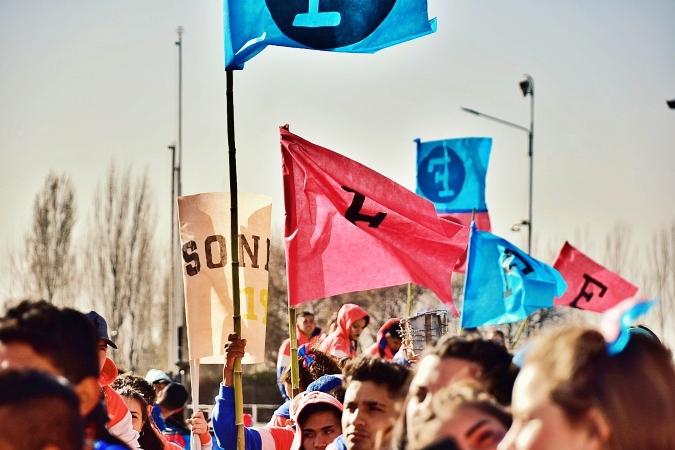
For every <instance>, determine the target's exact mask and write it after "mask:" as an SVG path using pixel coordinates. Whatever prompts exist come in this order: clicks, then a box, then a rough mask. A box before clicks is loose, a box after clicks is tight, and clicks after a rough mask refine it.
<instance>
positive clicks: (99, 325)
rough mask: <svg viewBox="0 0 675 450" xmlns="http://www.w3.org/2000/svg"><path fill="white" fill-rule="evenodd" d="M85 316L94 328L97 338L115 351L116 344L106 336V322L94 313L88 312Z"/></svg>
mask: <svg viewBox="0 0 675 450" xmlns="http://www.w3.org/2000/svg"><path fill="white" fill-rule="evenodd" d="M85 315H86V316H87V317H88V318H89V320H91V322H92V323H93V324H94V326H95V327H96V331H98V338H99V339H102V340H104V341H105V342H106V343H107V344H108V345H109V346H111V347H112V348H114V349H116V348H117V344H115V343H114V342H113V341H112V340H111V339H110V336H108V322H106V321H105V319H104V318H103V317H102V316H101V315H100V314H99V313H97V312H96V311H89V312H88V313H87V314H85Z"/></svg>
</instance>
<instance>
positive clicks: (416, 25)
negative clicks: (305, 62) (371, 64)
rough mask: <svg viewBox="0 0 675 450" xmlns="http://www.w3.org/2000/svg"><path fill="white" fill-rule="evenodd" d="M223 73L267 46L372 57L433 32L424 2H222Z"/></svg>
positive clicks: (329, 0) (407, 0)
mask: <svg viewBox="0 0 675 450" xmlns="http://www.w3.org/2000/svg"><path fill="white" fill-rule="evenodd" d="M223 9H224V11H223V12H224V19H225V20H224V24H223V25H224V38H225V69H227V70H230V69H236V70H241V69H243V68H244V63H245V62H246V61H248V60H249V59H251V58H253V57H254V56H256V55H257V54H258V53H260V52H261V51H262V50H264V49H265V47H267V46H268V45H277V46H281V47H296V48H306V49H312V50H325V51H332V52H346V53H375V52H376V51H378V50H381V49H383V48H386V47H390V46H392V45H396V44H400V43H402V42H405V41H409V40H411V39H415V38H418V37H421V36H425V35H427V34H430V33H433V32H435V31H436V19H432V20H429V16H428V14H427V0H368V1H364V0H360V1H354V0H352V1H343V0H341V1H335V0H223Z"/></svg>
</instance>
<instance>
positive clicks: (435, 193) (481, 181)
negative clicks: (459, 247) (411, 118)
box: [415, 138, 492, 273]
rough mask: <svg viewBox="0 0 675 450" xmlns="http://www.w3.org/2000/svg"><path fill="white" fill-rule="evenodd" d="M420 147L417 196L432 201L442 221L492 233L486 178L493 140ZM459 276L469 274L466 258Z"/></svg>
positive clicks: (421, 144) (462, 140) (460, 264)
mask: <svg viewBox="0 0 675 450" xmlns="http://www.w3.org/2000/svg"><path fill="white" fill-rule="evenodd" d="M415 142H416V143H417V188H416V192H417V193H418V194H419V195H421V196H422V197H424V198H426V199H428V200H431V201H432V202H433V203H434V206H435V207H436V211H437V212H438V214H439V215H440V216H441V217H444V218H446V219H448V220H450V221H452V222H456V223H459V224H462V225H464V226H466V227H468V226H470V225H471V221H472V213H473V210H474V209H475V211H476V214H475V217H474V218H473V220H474V222H475V223H476V228H477V229H479V230H481V231H491V226H490V216H489V215H488V209H487V204H486V203H485V176H486V174H487V167H488V162H489V161H490V150H491V148H492V138H460V139H445V140H442V141H429V142H421V141H420V140H419V139H415ZM455 271H456V272H460V273H464V272H465V271H466V255H464V256H463V257H462V258H460V261H459V262H458V264H457V266H456V267H455Z"/></svg>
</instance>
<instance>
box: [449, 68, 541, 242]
mask: <svg viewBox="0 0 675 450" xmlns="http://www.w3.org/2000/svg"><path fill="white" fill-rule="evenodd" d="M519 85H520V90H521V91H523V96H524V97H527V96H528V94H529V96H530V128H526V127H523V126H520V125H518V124H515V123H513V122H507V121H506V120H502V119H499V118H497V117H494V116H490V115H487V114H483V113H481V112H478V111H476V110H474V109H469V108H464V107H461V110H462V111H465V112H468V113H470V114H474V115H476V116H480V117H484V118H486V119H489V120H492V121H494V122H499V123H501V124H502V125H507V126H509V127H511V128H516V129H518V130H521V131H524V132H526V133H527V134H528V137H529V146H528V156H529V158H530V191H529V205H528V209H529V212H528V218H527V220H522V221H521V222H520V223H518V224H515V225H513V226H512V227H511V229H512V230H513V231H520V227H521V226H527V253H531V252H532V178H533V173H534V172H533V167H534V166H533V164H532V159H533V158H532V149H533V143H534V80H533V79H532V77H531V76H529V75H527V74H526V75H525V79H524V80H523V81H521V82H520V83H519Z"/></svg>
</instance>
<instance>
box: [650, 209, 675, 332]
mask: <svg viewBox="0 0 675 450" xmlns="http://www.w3.org/2000/svg"><path fill="white" fill-rule="evenodd" d="M647 252H648V254H647V272H646V273H644V274H643V283H644V286H643V287H644V288H645V289H644V291H645V293H646V294H647V295H650V296H656V297H658V298H659V305H658V307H657V308H656V309H655V311H654V312H653V314H652V315H651V317H653V318H654V320H655V321H656V325H657V326H658V328H659V330H660V335H661V336H663V337H665V335H666V331H667V330H668V328H669V327H668V326H667V325H668V323H669V321H670V320H672V315H673V313H675V222H674V223H672V224H671V225H670V227H664V228H662V229H660V230H657V231H656V232H654V235H653V237H652V242H651V244H650V245H649V247H648V249H647Z"/></svg>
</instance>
